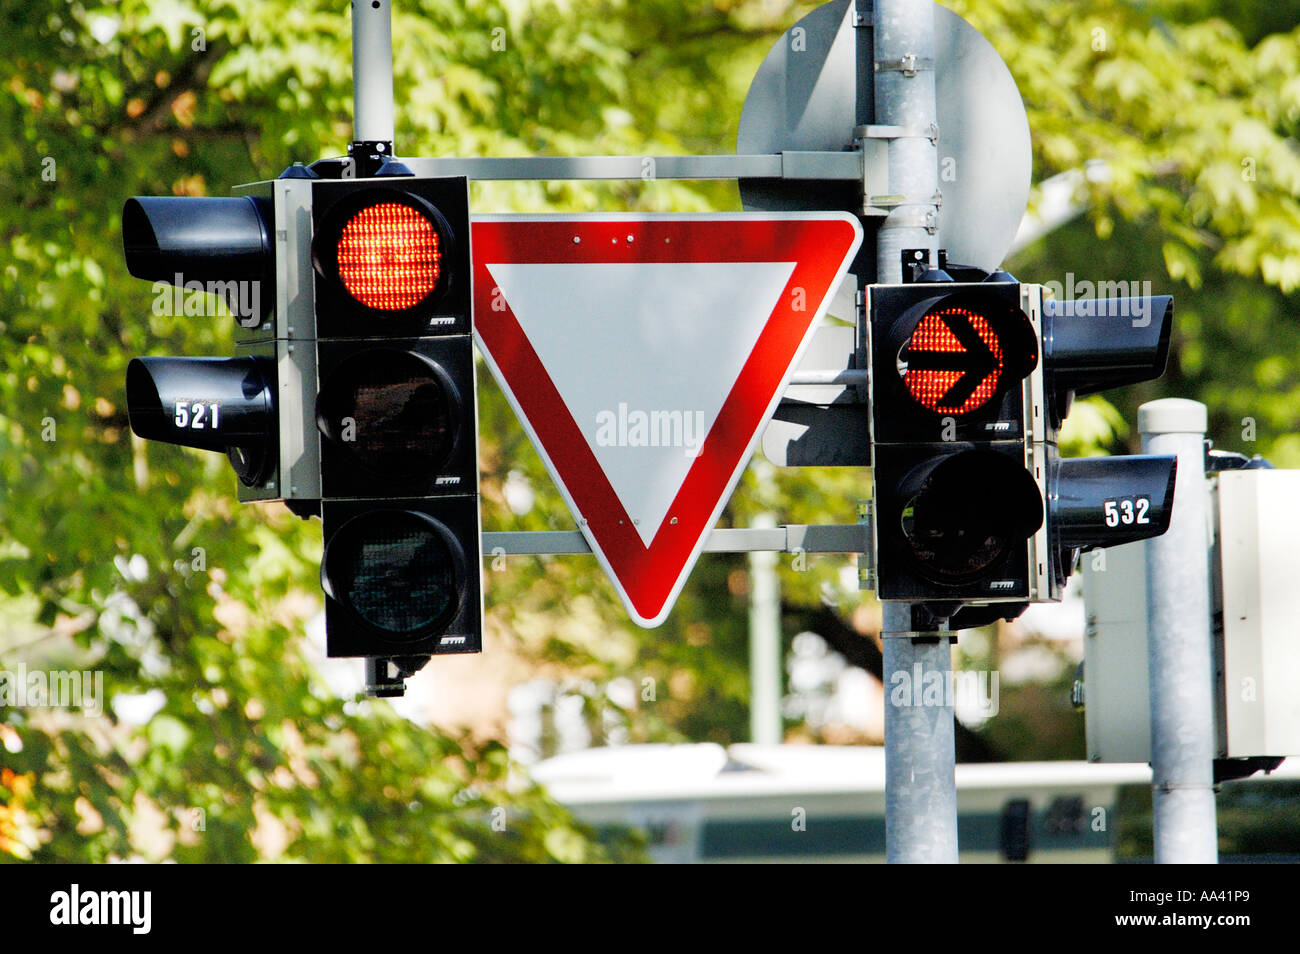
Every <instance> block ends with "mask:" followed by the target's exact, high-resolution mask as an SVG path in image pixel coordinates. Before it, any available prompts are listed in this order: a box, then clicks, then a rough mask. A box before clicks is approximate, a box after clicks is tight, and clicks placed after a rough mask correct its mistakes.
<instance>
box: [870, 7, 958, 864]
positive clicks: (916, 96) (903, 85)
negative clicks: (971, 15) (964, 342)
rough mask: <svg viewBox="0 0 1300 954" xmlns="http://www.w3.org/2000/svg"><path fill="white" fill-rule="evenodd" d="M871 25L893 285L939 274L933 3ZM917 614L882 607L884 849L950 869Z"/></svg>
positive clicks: (934, 678) (942, 695)
mask: <svg viewBox="0 0 1300 954" xmlns="http://www.w3.org/2000/svg"><path fill="white" fill-rule="evenodd" d="M872 18H873V43H874V52H873V55H872V58H873V60H874V61H875V62H874V71H875V123H876V124H877V125H882V126H899V127H902V130H901V132H902V135H899V136H897V137H896V138H894V139H891V140H890V141H889V193H890V195H892V196H895V197H897V202H898V204H897V205H896V206H895V207H894V209H893V211H891V212H890V213H889V216H888V217H887V218H886V219H885V221H884V222H883V223H882V224H881V226H880V231H879V233H878V234H877V238H876V258H877V261H876V280H877V281H879V282H881V283H885V284H897V283H899V282H901V281H902V280H903V260H902V253H903V250H904V249H915V248H924V249H929V251H930V264H931V265H932V266H933V267H936V268H937V267H938V231H937V230H938V223H939V207H938V201H937V197H938V192H939V164H938V162H939V160H938V156H939V151H938V146H937V144H936V142H935V138H937V130H938V107H937V104H936V102H935V91H934V4H933V3H932V2H931V0H876V2H875V3H874V5H873V8H872ZM916 615H917V614H915V613H914V612H913V608H912V607H911V606H910V605H907V604H890V603H886V604H885V607H884V633H883V636H884V638H883V643H884V653H883V654H884V674H885V851H886V857H887V858H888V860H889V861H890V862H904V863H907V862H912V863H955V862H956V861H957V785H956V780H955V761H956V754H955V750H954V734H955V728H954V723H953V711H952V698H951V694H950V693H949V692H948V687H949V686H950V685H951V680H952V649H951V642H950V637H949V635H948V634H947V633H946V632H944V633H939V632H935V631H921V632H918V630H917V625H916V622H915V620H914V616H916ZM936 686H937V687H938V689H939V691H938V693H937V696H938V698H937V700H936V698H935V695H936V694H935V692H934V688H935V687H936ZM927 689H930V693H928V694H927V692H926V690H927Z"/></svg>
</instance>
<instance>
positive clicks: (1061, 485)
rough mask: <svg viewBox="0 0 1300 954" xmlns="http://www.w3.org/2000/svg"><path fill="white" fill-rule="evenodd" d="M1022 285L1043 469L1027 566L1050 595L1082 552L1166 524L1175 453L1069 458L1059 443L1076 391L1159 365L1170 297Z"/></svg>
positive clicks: (1156, 372) (1153, 373) (1165, 354)
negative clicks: (1031, 329)
mask: <svg viewBox="0 0 1300 954" xmlns="http://www.w3.org/2000/svg"><path fill="white" fill-rule="evenodd" d="M1026 288H1027V295H1028V297H1029V298H1030V301H1031V307H1034V308H1041V314H1042V329H1043V331H1042V335H1043V344H1044V347H1043V352H1044V368H1043V381H1042V393H1041V403H1042V407H1043V422H1042V424H1041V425H1040V428H1039V429H1040V431H1041V433H1042V434H1043V444H1044V447H1043V453H1042V455H1040V456H1041V458H1042V459H1044V460H1045V461H1046V464H1047V468H1048V479H1047V481H1046V483H1045V489H1046V491H1047V494H1048V521H1047V531H1048V532H1047V534H1046V535H1045V536H1040V537H1039V538H1038V539H1036V540H1035V544H1036V546H1035V551H1036V553H1037V554H1038V559H1037V564H1036V566H1035V571H1036V573H1037V575H1038V577H1039V592H1040V598H1044V599H1059V598H1060V593H1061V590H1062V588H1063V587H1064V586H1065V582H1066V580H1067V579H1069V576H1070V570H1071V568H1072V567H1073V565H1074V561H1075V558H1076V557H1077V556H1078V554H1079V553H1080V552H1081V551H1084V550H1090V549H1092V548H1094V547H1110V546H1118V545H1119V544H1122V543H1131V542H1133V541H1135V540H1146V539H1148V538H1150V537H1158V536H1160V535H1161V534H1162V533H1164V532H1165V531H1166V530H1167V529H1169V518H1170V516H1171V515H1172V512H1173V497H1174V481H1175V477H1176V472H1177V458H1175V457H1161V456H1153V455H1137V456H1128V457H1088V458H1074V459H1071V458H1062V457H1060V454H1059V447H1058V445H1059V432H1060V428H1061V423H1062V422H1063V421H1064V419H1065V416H1066V415H1067V414H1068V413H1069V410H1070V404H1071V403H1072V402H1073V400H1074V398H1075V396H1077V395H1087V394H1095V393H1098V392H1100V391H1105V390H1108V389H1110V388H1114V387H1121V386H1123V385H1126V384H1137V383H1138V382H1141V381H1150V380H1152V379H1154V378H1158V377H1160V375H1162V374H1164V371H1165V365H1166V363H1167V362H1168V360H1169V336H1170V333H1171V331H1172V329H1173V310H1174V303H1173V299H1172V298H1170V297H1169V296H1167V295H1155V296H1145V297H1132V298H1121V297H1118V296H1116V297H1106V298H1084V299H1079V300H1075V301H1056V300H1055V299H1053V298H1050V297H1044V296H1043V294H1042V292H1043V289H1042V286H1026ZM1035 399H1036V400H1037V399H1038V395H1035Z"/></svg>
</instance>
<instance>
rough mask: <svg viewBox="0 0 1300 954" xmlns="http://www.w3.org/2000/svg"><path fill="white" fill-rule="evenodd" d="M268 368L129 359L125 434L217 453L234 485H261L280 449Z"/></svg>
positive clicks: (233, 362) (243, 362)
mask: <svg viewBox="0 0 1300 954" xmlns="http://www.w3.org/2000/svg"><path fill="white" fill-rule="evenodd" d="M274 382H275V365H274V362H272V361H270V360H269V359H265V358H133V359H132V360H131V361H130V363H129V364H127V366H126V405H127V415H128V417H129V419H130V421H131V430H132V431H134V432H135V433H136V434H137V435H138V436H139V437H142V438H144V439H145V440H151V441H163V442H166V443H168V444H179V445H181V446H182V447H194V448H197V449H199V450H210V451H220V452H222V453H225V454H227V455H228V456H229V457H230V462H231V464H232V466H234V468H235V473H236V474H238V475H239V479H240V480H241V481H243V482H244V483H245V484H246V485H248V486H255V485H257V484H260V483H262V482H263V481H265V480H266V479H267V477H269V476H270V472H271V470H272V469H273V467H274V464H275V458H276V454H277V447H278V431H277V426H278V425H277V422H276V415H275V397H274V390H273V385H274Z"/></svg>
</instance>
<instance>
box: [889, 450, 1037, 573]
mask: <svg viewBox="0 0 1300 954" xmlns="http://www.w3.org/2000/svg"><path fill="white" fill-rule="evenodd" d="M903 489H904V493H905V494H906V497H905V500H904V503H903V508H902V513H901V520H900V522H901V529H902V531H903V536H904V537H905V538H906V540H907V543H908V546H909V548H910V549H911V552H912V556H913V557H914V559H915V560H916V562H917V563H918V564H919V565H920V567H921V568H922V569H923V571H924V572H925V573H926V574H927V575H929V576H931V577H933V578H935V579H938V580H940V581H952V582H959V581H961V580H962V579H965V578H969V577H972V576H977V575H979V574H980V573H982V572H984V571H985V570H987V569H988V568H989V567H991V566H992V565H993V564H994V563H995V562H996V561H998V560H999V559H1001V558H1002V557H1003V556H1005V555H1006V554H1007V553H1008V552H1009V551H1010V549H1011V548H1012V547H1013V546H1016V545H1018V544H1020V543H1021V542H1023V541H1024V540H1026V539H1027V538H1029V537H1030V536H1032V535H1033V534H1034V533H1035V532H1036V531H1037V530H1038V528H1039V527H1040V526H1042V523H1043V502H1042V496H1041V494H1040V492H1039V489H1038V485H1037V484H1036V483H1035V482H1034V480H1033V478H1032V477H1031V476H1030V475H1029V472H1028V471H1026V470H1025V469H1024V467H1023V466H1021V464H1020V463H1019V462H1018V461H1016V460H1014V459H1013V458H1011V457H1008V456H1004V455H1002V454H998V453H995V452H992V451H984V450H973V451H966V452H962V453H958V454H955V455H952V456H949V457H946V458H944V459H943V460H941V461H939V462H938V463H931V464H926V465H922V466H921V467H919V468H917V469H916V470H915V471H913V473H912V474H910V475H909V476H908V478H907V480H906V481H905V482H904V485H903Z"/></svg>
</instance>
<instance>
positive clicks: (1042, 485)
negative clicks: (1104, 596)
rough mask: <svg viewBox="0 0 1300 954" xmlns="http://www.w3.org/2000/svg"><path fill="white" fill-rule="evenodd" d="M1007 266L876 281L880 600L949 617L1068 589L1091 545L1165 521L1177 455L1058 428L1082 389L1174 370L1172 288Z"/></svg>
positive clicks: (872, 296) (871, 336) (1145, 533)
mask: <svg viewBox="0 0 1300 954" xmlns="http://www.w3.org/2000/svg"><path fill="white" fill-rule="evenodd" d="M1004 278H1009V276H1005V273H1000V274H999V275H997V276H994V280H990V281H983V282H961V283H958V282H951V281H939V282H915V283H909V284H903V285H871V286H868V287H867V290H866V317H867V321H866V329H867V337H868V353H869V356H870V362H869V365H870V377H871V383H870V390H871V432H872V462H873V467H872V477H873V483H874V491H873V497H874V514H875V519H874V521H873V527H874V534H875V543H876V591H877V596H878V597H879V598H880V599H882V600H897V601H906V602H912V603H922V604H926V605H927V606H928V607H929V608H930V609H931V611H932V612H933V613H934V614H935V615H937V616H939V617H948V616H952V615H953V614H954V613H956V612H957V611H958V610H960V609H961V608H962V607H969V606H976V605H991V606H996V605H998V604H1020V606H1023V605H1027V604H1028V603H1030V602H1035V601H1041V600H1055V599H1059V598H1060V592H1061V589H1062V587H1063V586H1064V582H1065V579H1066V578H1067V577H1068V575H1069V568H1070V566H1071V565H1072V563H1073V559H1074V556H1075V555H1076V554H1077V553H1078V551H1079V550H1082V549H1088V548H1090V547H1094V546H1109V545H1112V544H1114V543H1119V542H1125V541H1127V540H1134V539H1144V538H1146V537H1150V536H1156V535H1158V534H1160V533H1163V532H1164V530H1165V529H1167V527H1168V521H1169V514H1170V509H1171V506H1172V495H1173V479H1174V467H1175V460H1174V458H1161V457H1112V458H1088V459H1081V460H1062V459H1061V458H1060V455H1059V451H1058V443H1059V441H1058V433H1059V429H1060V425H1061V421H1062V420H1063V418H1064V417H1065V415H1066V414H1067V413H1068V409H1069V402H1070V400H1071V399H1072V397H1073V395H1075V394H1079V393H1085V394H1086V393H1093V392H1095V391H1100V390H1104V389H1105V388H1108V387H1113V386H1117V385H1120V384H1127V383H1132V382H1135V381H1140V380H1146V379H1148V378H1153V377H1158V376H1159V374H1160V373H1162V372H1163V369H1164V364H1165V361H1166V359H1167V355H1168V345H1169V325H1170V320H1171V317H1172V310H1171V309H1172V305H1171V303H1170V301H1169V299H1167V298H1146V299H1110V300H1099V301H1090V302H1067V303H1056V302H1053V301H1051V300H1050V299H1047V300H1046V301H1045V300H1044V296H1043V291H1044V289H1043V287H1042V286H1038V285H1026V284H1022V283H1020V282H1017V281H1015V280H1014V279H1010V280H999V279H1004ZM1130 314H1141V315H1143V316H1145V319H1144V320H1140V321H1138V322H1137V323H1136V324H1133V323H1130V326H1129V327H1121V326H1120V325H1119V318H1120V317H1121V315H1123V316H1129V315H1130ZM1098 315H1100V316H1102V317H1101V318H1100V319H1099V320H1097V321H1095V322H1094V323H1093V324H1092V325H1091V326H1085V325H1081V324H1079V323H1078V322H1080V321H1081V320H1083V319H1085V318H1095V317H1096V316H1098ZM1006 610H1007V612H1008V613H1009V614H1014V613H1015V612H1017V611H1018V607H1016V606H1012V605H1009V606H1007V607H1006ZM967 615H969V611H968V613H967Z"/></svg>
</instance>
